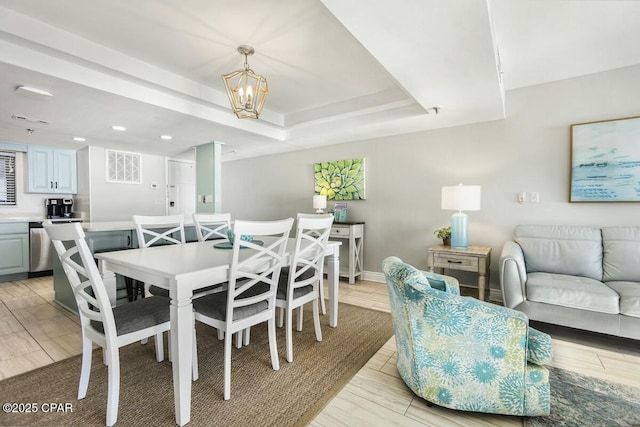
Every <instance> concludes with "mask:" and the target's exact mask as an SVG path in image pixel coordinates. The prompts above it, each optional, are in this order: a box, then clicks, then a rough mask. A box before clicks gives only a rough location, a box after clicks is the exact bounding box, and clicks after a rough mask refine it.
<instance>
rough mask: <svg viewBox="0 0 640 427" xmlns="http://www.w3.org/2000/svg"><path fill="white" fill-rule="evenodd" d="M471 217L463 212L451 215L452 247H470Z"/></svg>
mask: <svg viewBox="0 0 640 427" xmlns="http://www.w3.org/2000/svg"><path fill="white" fill-rule="evenodd" d="M468 222H469V217H468V216H467V214H464V213H462V212H456V213H454V214H453V215H451V247H452V248H458V249H466V248H467V247H468V246H469V233H468V230H469V229H468V227H467V226H468Z"/></svg>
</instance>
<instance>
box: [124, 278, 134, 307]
mask: <svg viewBox="0 0 640 427" xmlns="http://www.w3.org/2000/svg"><path fill="white" fill-rule="evenodd" d="M124 286H125V288H126V289H127V300H128V301H129V302H131V301H133V292H134V289H133V279H132V278H131V277H126V276H125V278H124Z"/></svg>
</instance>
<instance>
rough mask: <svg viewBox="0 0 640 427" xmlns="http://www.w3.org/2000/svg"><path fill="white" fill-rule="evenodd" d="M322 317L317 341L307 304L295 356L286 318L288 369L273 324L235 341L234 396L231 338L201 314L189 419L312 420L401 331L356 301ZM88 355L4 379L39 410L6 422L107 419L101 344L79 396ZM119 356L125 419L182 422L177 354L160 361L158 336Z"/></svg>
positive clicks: (8, 390)
mask: <svg viewBox="0 0 640 427" xmlns="http://www.w3.org/2000/svg"><path fill="white" fill-rule="evenodd" d="M307 305H308V304H307ZM321 324H322V335H323V340H322V342H317V341H316V340H315V333H314V328H313V321H312V316H311V311H310V310H309V309H307V310H305V322H304V327H303V330H302V332H295V333H294V337H293V355H294V360H293V362H292V363H288V362H287V361H286V358H285V346H284V344H285V335H284V328H278V332H277V340H278V349H279V355H280V370H279V371H274V370H273V369H272V368H271V360H270V356H269V344H268V336H267V328H266V324H265V325H259V326H255V327H253V328H252V329H251V343H250V344H249V345H248V346H246V347H243V348H241V349H236V348H235V347H234V348H233V351H232V364H231V400H228V401H225V400H224V399H223V341H218V339H217V337H216V333H215V330H213V328H210V327H208V326H205V325H201V324H198V326H197V329H196V331H197V341H198V358H199V367H200V370H199V371H200V378H199V379H198V380H197V381H195V382H194V383H192V397H191V422H190V423H189V426H243V427H244V426H254V425H261V426H276V425H277V426H292V425H305V424H306V423H308V422H309V421H310V420H311V419H312V418H313V417H314V416H315V414H316V413H317V412H319V411H320V410H321V409H322V407H323V406H324V405H325V404H326V403H327V402H328V401H329V400H330V399H331V398H332V397H333V396H334V395H335V394H336V393H337V392H338V391H339V390H340V389H341V388H342V386H344V384H346V383H347V382H348V381H349V380H350V378H351V377H352V376H353V375H354V374H355V373H356V372H357V371H358V370H359V369H360V368H361V367H362V366H363V365H364V364H365V363H366V361H367V360H368V359H369V358H371V356H373V355H374V354H375V353H376V351H377V350H378V349H379V348H380V347H382V345H383V344H384V343H385V342H386V341H387V340H388V339H389V338H390V337H391V336H392V334H393V330H392V325H391V316H390V315H389V314H387V313H382V312H376V311H372V310H367V309H363V308H359V307H355V306H351V305H347V304H340V317H339V324H338V327H337V328H331V327H329V325H328V315H325V316H321ZM294 325H295V322H294ZM294 329H295V326H294ZM165 341H166V340H165ZM165 345H166V343H165ZM80 362H81V360H80V356H76V357H72V358H70V359H66V360H63V361H60V362H57V363H55V364H52V365H49V366H45V367H43V368H40V369H37V370H35V371H32V372H27V373H25V374H22V375H19V376H16V377H12V378H8V379H6V380H3V381H1V382H0V395H1V396H2V400H3V403H5V402H15V403H22V404H29V407H30V408H32V410H33V408H35V409H36V410H37V412H35V413H34V412H33V411H32V412H30V413H18V412H16V413H11V412H10V413H6V412H2V413H0V425H3V426H14V425H29V426H101V425H104V424H105V421H106V406H107V405H106V403H107V368H106V366H104V365H103V363H102V352H101V350H95V351H94V354H93V366H92V370H91V379H90V382H89V390H88V392H87V397H86V398H85V399H83V400H80V401H79V400H77V393H78V380H79V375H80ZM120 364H121V368H120V369H121V371H120V374H121V375H120V378H121V383H120V405H119V412H118V422H117V425H120V426H145V427H146V426H151V425H153V426H173V425H175V412H174V398H173V382H172V371H171V364H170V363H169V362H168V361H166V360H165V361H164V362H162V363H158V362H156V361H155V352H154V344H153V339H150V340H149V343H148V344H146V345H140V344H138V343H134V344H132V345H129V346H127V347H125V348H123V349H121V350H120ZM52 402H55V403H57V404H62V405H61V406H56V405H50V403H52ZM31 404H33V405H31ZM25 408H26V406H23V407H22V409H25ZM3 409H4V408H3ZM54 409H55V410H56V411H54ZM57 410H59V411H60V412H57Z"/></svg>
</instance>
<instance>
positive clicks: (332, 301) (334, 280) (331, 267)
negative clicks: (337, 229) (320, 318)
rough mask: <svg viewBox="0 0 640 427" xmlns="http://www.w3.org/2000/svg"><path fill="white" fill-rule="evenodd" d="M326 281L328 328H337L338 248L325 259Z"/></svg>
mask: <svg viewBox="0 0 640 427" xmlns="http://www.w3.org/2000/svg"><path fill="white" fill-rule="evenodd" d="M327 267H328V271H327V279H329V326H331V327H333V328H335V327H336V326H338V296H339V291H338V286H339V284H340V278H339V277H338V274H339V273H340V247H339V246H337V247H336V248H335V250H334V251H333V253H332V254H331V255H329V256H328V257H327Z"/></svg>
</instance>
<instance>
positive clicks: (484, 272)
mask: <svg viewBox="0 0 640 427" xmlns="http://www.w3.org/2000/svg"><path fill="white" fill-rule="evenodd" d="M490 264H491V248H489V247H486V246H469V247H467V248H452V247H451V246H444V245H438V246H432V247H430V248H429V249H428V250H427V267H429V271H431V272H433V269H434V268H441V269H450V270H459V271H471V272H474V273H478V299H480V300H481V301H484V299H485V288H486V284H487V276H488V275H489V265H490Z"/></svg>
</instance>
